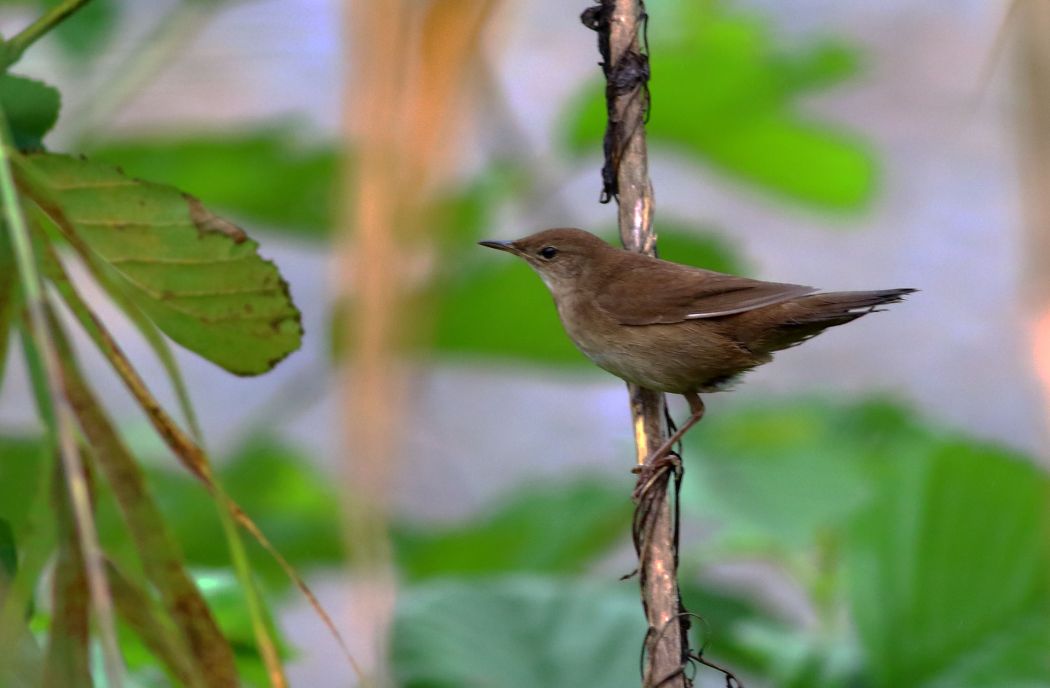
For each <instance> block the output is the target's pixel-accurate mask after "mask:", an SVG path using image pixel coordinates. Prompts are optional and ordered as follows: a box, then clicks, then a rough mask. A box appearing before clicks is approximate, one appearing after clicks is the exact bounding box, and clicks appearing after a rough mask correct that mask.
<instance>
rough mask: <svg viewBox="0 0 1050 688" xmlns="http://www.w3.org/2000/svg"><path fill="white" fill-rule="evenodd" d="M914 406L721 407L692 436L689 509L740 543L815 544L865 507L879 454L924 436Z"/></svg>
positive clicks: (786, 547)
mask: <svg viewBox="0 0 1050 688" xmlns="http://www.w3.org/2000/svg"><path fill="white" fill-rule="evenodd" d="M921 436H922V435H921V432H920V431H919V430H918V429H917V428H915V427H914V426H913V425H912V423H911V422H910V421H909V420H908V418H907V416H906V412H905V411H904V410H902V409H900V408H899V407H896V406H894V405H892V404H890V403H886V402H882V401H870V402H864V403H860V404H852V405H847V404H832V403H828V402H820V401H795V402H793V403H791V404H785V403H783V402H779V403H768V404H762V405H758V406H753V407H750V408H743V409H739V410H736V411H734V412H732V413H728V414H726V413H723V412H719V411H718V410H717V409H714V408H712V410H711V411H710V412H709V415H708V417H707V418H705V420H704V422H703V423H701V424H700V425H699V426H698V427H697V428H696V429H694V430H693V431H692V432H691V433H690V434H689V435H688V437H687V443H688V450H687V452H686V455H687V456H688V457H689V462H688V467H687V470H686V478H685V481H686V484H685V490H684V494H683V497H682V499H683V506H684V508H685V509H687V510H689V511H691V512H693V513H695V514H698V515H700V516H703V517H706V518H709V519H711V520H713V521H715V522H717V523H720V524H721V525H722V526H723V527H724V529H725V530H724V533H723V538H725V539H726V540H728V541H729V542H730V543H731V544H734V545H737V546H743V547H754V548H760V549H766V548H773V549H780V550H783V551H806V549H807V548H809V547H812V546H813V545H815V544H816V542H817V540H818V539H819V538H821V537H823V536H826V535H827V533H828V532H829V531H835V532H837V533H838V536H840V537H841V535H842V532H841V531H842V529H843V526H844V521H843V519H845V518H847V517H849V516H850V515H851V514H852V513H855V512H856V511H857V510H858V509H859V508H861V507H862V506H863V505H864V504H865V503H866V502H867V501H868V500H869V499H870V498H871V495H872V492H873V490H874V485H875V480H874V472H875V471H874V469H875V468H876V467H877V465H878V462H879V461H881V460H883V459H885V458H886V457H887V456H888V455H889V454H890V453H891V452H893V451H895V450H896V449H897V448H898V447H899V446H900V445H901V444H902V443H903V442H905V441H911V442H921V441H922V439H921Z"/></svg>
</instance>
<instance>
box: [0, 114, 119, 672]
mask: <svg viewBox="0 0 1050 688" xmlns="http://www.w3.org/2000/svg"><path fill="white" fill-rule="evenodd" d="M11 150H12V147H11V135H10V132H9V130H8V125H7V118H6V115H5V114H4V112H3V111H2V109H0V201H2V204H3V218H4V224H5V226H6V228H7V233H8V236H9V237H10V239H11V247H12V249H13V251H14V255H15V264H16V265H17V266H18V274H19V279H20V281H21V284H22V290H23V294H24V296H25V302H26V310H27V312H28V318H29V329H30V332H31V335H32V336H31V337H30V338H29V339H31V340H33V341H34V342H35V344H36V346H37V347H38V348H39V353H40V358H41V361H42V363H43V371H44V375H45V377H46V380H45V382H46V388H47V393H48V396H49V399H48V400H47V401H49V402H50V404H51V406H52V408H53V411H54V416H53V418H54V421H53V426H54V427H53V428H52V430H51V432H52V435H53V437H54V444H55V448H56V450H57V452H58V455H59V457H60V459H61V461H62V472H63V474H64V475H65V479H66V485H67V487H68V489H69V499H70V504H71V507H72V512H73V516H74V521H75V522H76V533H77V537H78V539H79V542H80V548H81V551H82V554H83V557H84V568H85V572H86V574H87V583H88V590H89V591H90V595H91V601H92V606H93V607H94V610H95V621H96V623H97V624H98V628H99V634H100V637H101V643H102V650H103V663H104V665H105V672H106V679H107V682H108V685H110V686H113V687H115V688H119V687H120V686H121V685H123V673H124V672H123V664H122V662H121V655H120V648H119V646H118V644H117V633H116V625H115V623H114V620H113V601H112V598H111V597H110V594H109V588H108V586H107V583H106V574H105V563H104V561H103V556H102V548H101V546H100V545H99V542H98V531H97V530H96V528H95V519H94V515H93V513H92V505H91V495H90V491H89V488H88V481H87V473H86V471H85V469H84V464H83V462H82V460H81V456H80V452H79V451H78V450H77V440H76V430H75V422H76V421H75V418H74V415H73V410H72V408H71V407H70V405H69V401H68V399H67V397H66V394H65V390H64V386H63V381H62V372H61V367H60V364H59V359H58V353H57V350H56V348H55V343H54V341H53V340H52V339H51V333H50V330H49V326H48V322H47V317H46V302H45V299H46V295H45V292H44V284H43V281H42V280H41V278H40V273H39V271H38V270H37V263H36V260H35V258H34V256H33V245H32V240H31V239H30V234H29V227H28V224H27V222H26V219H25V215H24V214H23V212H22V209H21V206H20V205H19V202H18V193H17V191H16V188H15V180H14V175H13V173H12V171H11V159H10V155H11ZM42 401H44V400H42Z"/></svg>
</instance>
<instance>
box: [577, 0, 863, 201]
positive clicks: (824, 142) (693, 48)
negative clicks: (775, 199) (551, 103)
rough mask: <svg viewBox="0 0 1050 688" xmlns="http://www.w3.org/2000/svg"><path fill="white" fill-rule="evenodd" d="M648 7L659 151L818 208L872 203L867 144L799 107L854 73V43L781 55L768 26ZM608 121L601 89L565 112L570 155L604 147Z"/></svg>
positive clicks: (712, 13) (686, 8)
mask: <svg viewBox="0 0 1050 688" xmlns="http://www.w3.org/2000/svg"><path fill="white" fill-rule="evenodd" d="M649 11H650V13H651V14H652V20H651V21H652V24H653V27H654V29H653V36H652V52H651V58H650V59H651V70H652V74H653V78H652V82H651V89H652V93H653V102H654V106H653V113H652V117H651V118H650V120H649V122H648V123H647V125H646V132H647V135H648V139H649V141H650V143H651V144H652V146H653V148H656V149H659V148H661V147H663V148H664V149H666V150H670V151H673V152H679V153H686V154H688V155H690V156H693V157H695V158H696V159H698V160H701V161H703V162H705V163H707V164H710V165H713V166H715V167H717V168H718V169H720V170H721V171H723V172H726V173H728V174H730V175H732V176H735V177H737V178H739V179H740V180H742V181H746V182H749V183H751V184H755V185H758V186H759V187H761V188H764V189H766V190H768V191H771V192H774V193H777V194H779V195H782V196H787V197H789V198H792V199H795V200H799V201H802V202H805V203H809V204H813V205H816V206H820V207H825V208H831V209H855V208H858V207H861V206H862V205H863V204H865V203H866V202H867V201H868V200H869V199H870V198H871V195H872V192H873V190H874V181H875V164H874V162H873V156H872V153H871V151H870V148H869V146H868V145H866V144H865V143H864V141H863V140H861V138H860V137H858V136H856V135H853V134H849V133H846V132H845V131H843V130H842V129H841V128H840V127H836V126H834V125H830V124H826V123H823V122H820V121H818V120H816V119H814V118H812V117H809V116H806V115H803V114H801V113H800V111H799V109H798V107H797V101H798V100H799V97H800V96H801V95H803V94H805V93H806V92H808V91H810V90H813V89H816V88H820V87H826V86H828V85H830V84H833V83H835V82H837V81H839V80H841V79H842V78H843V77H845V76H848V75H849V74H851V73H852V72H853V70H854V65H855V62H856V60H855V56H854V55H853V53H852V52H851V51H850V50H849V49H848V48H847V47H845V46H844V45H843V44H841V43H838V42H817V43H814V44H812V45H810V46H807V47H803V48H802V49H796V50H793V51H785V50H778V49H777V46H776V44H775V40H774V38H773V37H772V36H771V35H770V32H769V31H768V29H767V27H766V22H765V21H763V20H762V19H758V18H755V17H751V16H744V15H740V14H731V13H729V12H727V11H726V10H725V9H724V8H723V7H722V6H721V5H719V4H714V3H666V4H665V3H659V4H657V5H654V6H653V7H651V8H649ZM676 12H677V15H675V13H676ZM668 27H670V28H668ZM605 120H606V114H605V103H604V91H603V89H602V87H601V86H600V85H599V84H595V85H594V86H593V87H591V88H589V89H587V90H586V91H585V92H584V94H583V96H582V97H581V98H579V99H578V100H577V101H576V102H575V103H574V104H573V105H572V106H571V107H570V108H569V110H568V119H567V125H568V127H567V130H568V137H567V138H568V144H569V147H570V149H572V150H573V151H574V152H576V153H596V152H598V151H600V150H601V141H602V133H603V132H604V127H605Z"/></svg>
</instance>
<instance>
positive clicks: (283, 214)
mask: <svg viewBox="0 0 1050 688" xmlns="http://www.w3.org/2000/svg"><path fill="white" fill-rule="evenodd" d="M297 139H298V137H297V135H296V130H295V128H293V127H292V126H284V125H276V126H270V127H266V128H261V129H257V130H255V131H240V130H238V131H227V132H218V133H202V134H190V135H182V136H163V135H157V136H139V137H134V138H127V139H121V140H116V141H110V142H107V143H106V144H105V145H103V146H102V147H101V148H97V149H95V150H94V151H93V152H92V156H93V157H94V158H95V159H98V160H107V161H111V162H113V163H115V164H120V166H121V168H122V169H124V170H126V171H127V173H128V174H130V175H133V176H136V177H142V178H144V179H152V180H155V181H158V182H163V183H165V184H172V185H173V186H176V187H178V188H180V189H184V190H186V191H188V192H190V193H192V194H194V195H195V196H198V197H200V199H201V200H202V201H203V202H204V203H206V204H208V205H209V206H212V207H215V208H220V209H222V210H223V211H225V212H230V213H234V214H236V215H237V216H238V217H242V218H244V219H246V220H252V221H254V222H263V223H266V225H267V226H268V227H272V228H274V229H281V230H285V231H290V232H294V233H296V234H299V235H301V236H307V237H310V238H323V237H325V236H327V235H328V234H329V232H330V231H331V228H332V226H333V221H332V220H333V216H334V213H335V201H336V197H335V188H334V184H335V180H336V178H337V175H338V170H339V158H340V156H339V155H338V152H337V147H336V144H335V143H334V142H332V143H322V144H310V145H305V144H303V143H301V142H300V141H298V140H297Z"/></svg>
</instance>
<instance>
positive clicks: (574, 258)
mask: <svg viewBox="0 0 1050 688" xmlns="http://www.w3.org/2000/svg"><path fill="white" fill-rule="evenodd" d="M478 243H479V244H481V245H482V246H488V247H489V248H494V249H497V250H499V251H506V252H507V253H512V254H514V255H516V256H518V257H519V258H522V259H524V261H525V262H526V263H528V264H529V266H530V267H532V269H533V270H535V271H536V272H537V273H539V275H540V277H541V278H542V279H543V281H544V283H545V284H546V285H547V287H548V288H549V289H550V290H551V291H552V292H554V294H555V296H557V295H558V294H559V293H561V292H562V291H563V290H567V289H570V288H571V287H572V283H573V282H574V281H575V280H577V279H578V278H579V277H580V276H582V275H585V274H586V273H587V272H588V271H589V270H590V269H591V268H593V267H594V266H595V265H597V264H599V263H600V262H601V260H602V258H603V257H605V255H606V252H607V251H615V250H616V249H614V248H613V247H612V246H610V245H609V244H607V243H605V242H604V241H602V240H601V239H599V238H598V237H596V236H594V235H593V234H591V233H589V232H585V231H583V230H582V229H568V228H558V229H545V230H543V231H542V232H537V233H535V234H531V235H529V236H527V237H524V238H522V239H518V240H516V241H479V242H478Z"/></svg>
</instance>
